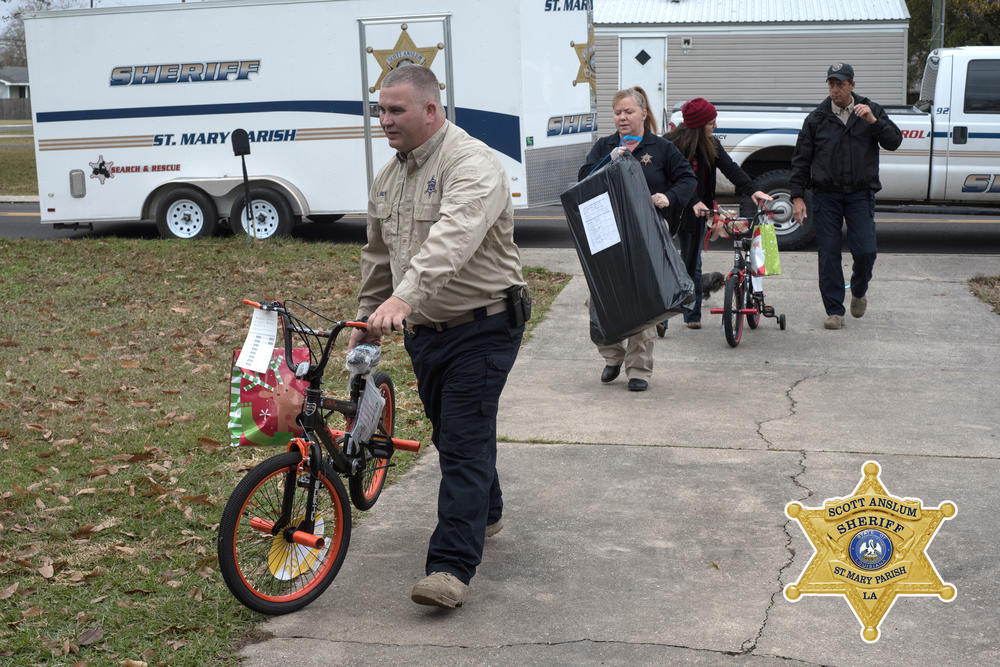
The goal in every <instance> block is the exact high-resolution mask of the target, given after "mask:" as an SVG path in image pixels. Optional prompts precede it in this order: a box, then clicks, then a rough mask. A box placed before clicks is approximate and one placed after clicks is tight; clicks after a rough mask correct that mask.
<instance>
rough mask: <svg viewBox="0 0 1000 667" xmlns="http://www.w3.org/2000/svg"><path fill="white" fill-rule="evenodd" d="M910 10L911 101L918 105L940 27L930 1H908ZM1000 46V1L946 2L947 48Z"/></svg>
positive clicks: (909, 73) (961, 0)
mask: <svg viewBox="0 0 1000 667" xmlns="http://www.w3.org/2000/svg"><path fill="white" fill-rule="evenodd" d="M906 7H907V9H909V10H910V31H909V43H908V50H909V54H910V61H909V63H908V67H907V70H908V71H907V80H908V82H909V85H908V86H907V92H908V94H907V100H908V101H910V102H915V101H916V99H917V93H919V92H920V79H921V78H922V77H923V74H924V63H925V62H926V60H927V54H928V53H930V52H931V50H933V49H936V48H937V47H938V46H939V44H937V43H934V44H932V43H931V37H932V35H933V34H934V28H935V27H936V25H935V24H936V19H935V17H934V14H933V10H934V3H933V2H931V1H930V0H906ZM995 45H1000V2H997V0H946V2H945V19H944V46H946V47H949V46H995Z"/></svg>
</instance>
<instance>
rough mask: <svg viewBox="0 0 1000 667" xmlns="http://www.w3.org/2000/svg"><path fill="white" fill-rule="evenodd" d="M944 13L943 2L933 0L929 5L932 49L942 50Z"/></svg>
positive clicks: (943, 0)
mask: <svg viewBox="0 0 1000 667" xmlns="http://www.w3.org/2000/svg"><path fill="white" fill-rule="evenodd" d="M944 11H945V0H933V5H931V40H930V47H931V50H932V51H933V50H934V49H943V48H944Z"/></svg>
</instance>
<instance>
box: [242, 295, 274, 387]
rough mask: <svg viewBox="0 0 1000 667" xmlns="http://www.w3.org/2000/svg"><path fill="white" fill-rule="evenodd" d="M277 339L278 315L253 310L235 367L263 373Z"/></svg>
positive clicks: (271, 311)
mask: <svg viewBox="0 0 1000 667" xmlns="http://www.w3.org/2000/svg"><path fill="white" fill-rule="evenodd" d="M277 338H278V313H276V312H275V311H273V310H261V309H260V308H254V311H253V319H251V320H250V330H249V331H248V332H247V339H246V340H245V341H243V348H242V349H241V350H240V356H239V357H238V358H237V359H236V365H237V366H239V367H240V368H242V369H243V370H247V371H253V372H255V373H263V372H264V371H266V370H267V365H268V364H269V363H271V351H272V350H273V349H274V341H275V340H277Z"/></svg>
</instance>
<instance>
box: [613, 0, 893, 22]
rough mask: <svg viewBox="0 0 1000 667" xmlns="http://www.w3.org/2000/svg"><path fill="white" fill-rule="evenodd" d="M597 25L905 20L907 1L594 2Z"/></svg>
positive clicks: (705, 0)
mask: <svg viewBox="0 0 1000 667" xmlns="http://www.w3.org/2000/svg"><path fill="white" fill-rule="evenodd" d="M593 3H594V23H595V24H625V25H630V24H642V23H656V24H674V23H684V24H692V23H702V24H704V23H710V24H711V23H816V22H858V21H907V20H909V18H910V12H909V11H908V10H907V9H906V0H834V1H831V0H593Z"/></svg>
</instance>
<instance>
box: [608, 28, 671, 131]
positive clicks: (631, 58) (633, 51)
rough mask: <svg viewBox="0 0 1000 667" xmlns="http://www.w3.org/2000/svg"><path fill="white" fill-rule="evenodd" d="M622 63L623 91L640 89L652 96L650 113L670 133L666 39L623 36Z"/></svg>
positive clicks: (620, 85) (620, 83)
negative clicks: (666, 101)
mask: <svg viewBox="0 0 1000 667" xmlns="http://www.w3.org/2000/svg"><path fill="white" fill-rule="evenodd" d="M619 46H620V48H621V53H620V54H619V61H618V62H620V63H621V67H620V69H619V71H620V72H621V80H620V81H619V82H618V83H619V85H618V87H619V88H631V87H632V86H639V87H641V88H642V89H643V90H645V91H646V94H647V95H648V96H649V106H650V112H651V113H652V114H653V118H655V119H656V123H657V125H658V126H659V129H660V132H664V131H666V127H665V125H666V123H665V119H668V118H669V114H665V112H664V100H665V99H666V85H665V84H666V82H665V78H666V73H667V56H666V44H665V42H664V39H663V38H662V37H623V38H622V40H621V42H620V44H619Z"/></svg>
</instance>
